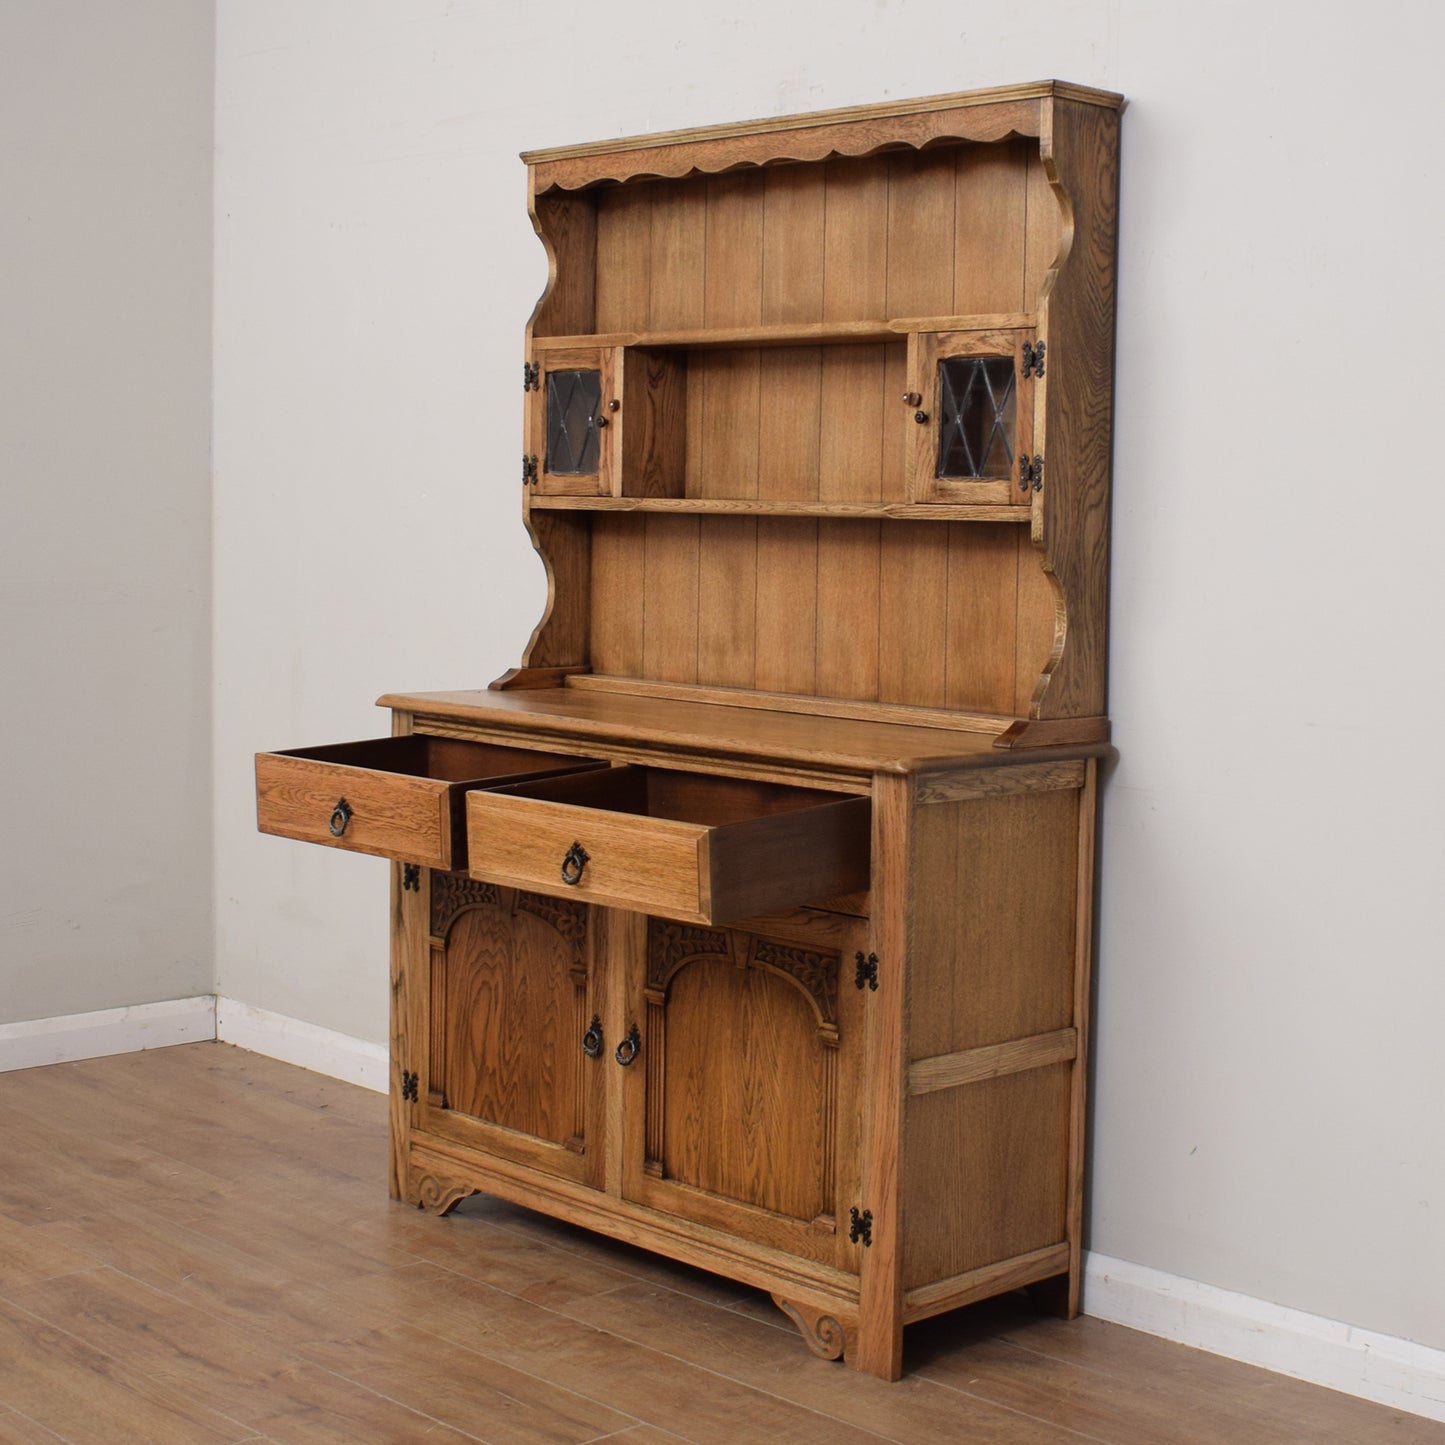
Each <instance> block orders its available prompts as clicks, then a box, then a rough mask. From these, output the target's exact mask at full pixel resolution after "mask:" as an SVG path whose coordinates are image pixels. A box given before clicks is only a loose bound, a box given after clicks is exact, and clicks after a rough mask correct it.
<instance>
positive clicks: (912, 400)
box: [903, 391, 923, 406]
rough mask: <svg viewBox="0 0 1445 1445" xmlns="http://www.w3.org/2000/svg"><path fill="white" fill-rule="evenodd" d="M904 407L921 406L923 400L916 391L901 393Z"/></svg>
mask: <svg viewBox="0 0 1445 1445" xmlns="http://www.w3.org/2000/svg"><path fill="white" fill-rule="evenodd" d="M903 404H904V406H922V405H923V398H922V396H920V395H919V393H918V392H916V391H905V392H904V393H903Z"/></svg>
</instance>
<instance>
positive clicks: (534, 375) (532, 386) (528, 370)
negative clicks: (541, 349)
mask: <svg viewBox="0 0 1445 1445" xmlns="http://www.w3.org/2000/svg"><path fill="white" fill-rule="evenodd" d="M1024 375H1025V376H1027V375H1028V373H1027V372H1025V373H1024ZM541 387H542V364H541V362H539V361H524V362H523V363H522V390H523V391H540V390H541Z"/></svg>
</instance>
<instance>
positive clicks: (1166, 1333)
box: [1084, 1254, 1445, 1420]
mask: <svg viewBox="0 0 1445 1445" xmlns="http://www.w3.org/2000/svg"><path fill="white" fill-rule="evenodd" d="M1084 1313H1085V1314H1089V1315H1093V1316H1094V1317H1095V1318H1096V1319H1101V1320H1111V1321H1113V1322H1114V1323H1115V1324H1120V1325H1128V1326H1129V1328H1130V1329H1135V1330H1143V1331H1144V1332H1145V1333H1146V1334H1150V1335H1158V1336H1160V1337H1161V1338H1163V1339H1166V1340H1176V1341H1178V1342H1179V1343H1180V1344H1182V1345H1189V1346H1191V1347H1192V1348H1194V1349H1196V1350H1208V1351H1209V1353H1210V1354H1213V1355H1223V1356H1225V1357H1226V1358H1227V1359H1231V1360H1241V1361H1243V1362H1244V1363H1246V1364H1250V1365H1259V1366H1260V1367H1261V1368H1262V1369H1266V1370H1273V1371H1274V1372H1275V1373H1276V1374H1280V1375H1292V1376H1294V1378H1295V1379H1298V1380H1308V1381H1309V1382H1310V1383H1311V1384H1313V1385H1324V1386H1325V1387H1326V1388H1327V1389H1331V1390H1341V1391H1343V1392H1344V1393H1345V1394H1347V1395H1357V1396H1359V1397H1360V1398H1361V1399H1364V1400H1374V1401H1376V1402H1377V1403H1378V1404H1381V1405H1389V1406H1391V1407H1393V1408H1394V1409H1396V1410H1404V1411H1407V1412H1408V1413H1410V1414H1414V1415H1424V1416H1426V1417H1427V1418H1429V1419H1431V1420H1445V1350H1436V1349H1431V1348H1430V1347H1429V1346H1427V1345H1417V1344H1414V1343H1412V1342H1411V1341H1410V1340H1402V1339H1397V1338H1396V1337H1395V1336H1393V1335H1380V1334H1375V1333H1373V1332H1372V1331H1370V1330H1361V1329H1356V1328H1355V1327H1354V1326H1353V1325H1345V1324H1340V1323H1339V1322H1338V1321H1336V1320H1328V1319H1325V1318H1323V1317H1322V1316H1320V1315H1311V1314H1306V1313H1304V1311H1303V1310H1292V1309H1286V1308H1285V1307H1284V1306H1283V1305H1276V1304H1270V1303H1268V1302H1267V1301H1266V1300H1260V1299H1255V1298H1253V1297H1252V1296H1250V1295H1244V1294H1234V1293H1232V1292H1231V1291H1229V1290H1226V1289H1217V1288H1216V1287H1215V1286H1214V1285H1209V1284H1200V1283H1199V1282H1198V1281H1197V1280H1192V1279H1182V1278H1180V1277H1179V1276H1178V1275H1175V1274H1165V1273H1163V1272H1162V1271H1160V1270H1157V1269H1149V1268H1147V1267H1146V1266H1144V1265H1141V1264H1130V1263H1129V1262H1128V1261H1127V1260H1122V1259H1111V1258H1110V1257H1109V1256H1108V1255H1106V1254H1088V1255H1086V1256H1085V1263H1084Z"/></svg>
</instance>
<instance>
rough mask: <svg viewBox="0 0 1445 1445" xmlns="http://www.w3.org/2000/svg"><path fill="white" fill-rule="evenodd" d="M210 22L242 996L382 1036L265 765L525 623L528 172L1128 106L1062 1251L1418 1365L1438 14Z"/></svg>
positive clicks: (221, 944) (378, 717) (371, 949)
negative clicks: (639, 139)
mask: <svg viewBox="0 0 1445 1445" xmlns="http://www.w3.org/2000/svg"><path fill="white" fill-rule="evenodd" d="M825 10H826V14H825V13H824V11H825ZM219 17H220V19H219V26H220V29H219V45H218V73H217V87H218V108H217V119H218V139H219V153H218V172H217V236H216V240H217V263H216V264H217V270H216V364H217V402H216V497H217V516H218V521H217V526H218V533H217V574H216V609H217V624H216V639H217V653H216V682H215V700H216V710H217V727H216V740H217V741H216V758H215V772H216V809H217V832H216V860H217V907H218V928H217V940H218V960H217V966H218V977H219V981H220V986H221V989H222V991H223V992H225V993H227V994H229V995H231V996H233V997H236V998H239V999H241V1000H244V1001H246V1002H248V1003H252V1004H255V1005H258V1006H261V1007H264V1008H269V1009H275V1010H278V1011H279V1012H282V1013H285V1014H290V1015H295V1016H298V1017H301V1018H304V1019H307V1020H310V1021H312V1022H315V1023H318V1024H322V1025H325V1026H327V1027H330V1028H333V1029H339V1030H342V1031H344V1032H348V1033H353V1034H359V1035H361V1036H363V1037H365V1038H368V1039H372V1040H377V1041H380V1040H384V1039H385V1037H386V998H387V983H386V977H387V975H386V922H387V919H386V907H387V905H386V890H385V877H386V869H385V865H384V864H382V863H380V862H377V861H375V860H370V859H364V858H357V857H350V856H347V855H344V854H340V853H336V852H334V851H331V850H327V849H321V848H305V847H301V846H299V845H295V844H288V843H285V842H282V841H279V840H276V839H271V838H262V837H258V836H257V835H256V833H255V831H254V804H253V799H252V793H251V774H250V754H251V753H252V752H253V751H254V750H255V749H256V748H266V747H275V746H286V745H302V744H306V743H317V742H322V741H327V740H333V739H342V738H349V737H366V736H373V735H375V734H377V733H378V732H381V731H383V730H385V727H386V718H385V715H384V714H379V713H376V712H374V711H373V710H372V708H371V707H370V703H371V701H372V699H373V698H374V697H375V696H376V695H377V694H379V693H381V692H383V691H386V690H389V689H398V690H406V689H411V688H444V687H465V686H476V685H478V684H481V683H484V682H486V681H487V679H488V678H490V677H493V676H495V675H496V674H497V673H499V672H500V671H501V670H502V669H503V668H505V667H506V666H509V665H511V664H512V663H514V662H515V661H516V660H517V658H518V656H519V654H520V651H521V648H522V646H523V644H524V642H525V640H526V637H527V633H528V631H529V629H530V627H531V626H532V624H533V622H534V621H535V620H536V618H537V616H538V615H539V613H540V610H541V606H542V599H543V588H542V576H541V570H540V567H539V566H538V564H537V563H536V561H535V558H534V557H533V554H532V552H531V550H530V548H529V546H528V544H527V541H526V538H525V536H524V534H523V531H522V528H521V525H520V521H519V518H518V504H519V497H518V492H519V486H518V476H517V455H518V449H519V442H520V421H521V393H520V389H519V387H518V385H517V370H518V366H517V363H518V361H519V360H520V358H521V352H520V345H521V336H522V327H523V324H524V322H525V320H526V317H527V314H528V312H529V310H530V309H531V306H532V303H533V301H534V299H535V298H536V296H537V294H538V292H539V291H540V289H541V287H542V284H543V280H544V276H545V263H544V257H543V252H542V248H541V246H540V245H539V244H538V243H537V242H536V240H535V238H534V237H533V235H532V233H531V230H530V227H529V225H528V222H527V218H526V214H525V195H524V173H523V169H522V167H521V165H520V164H519V163H518V162H517V160H516V158H515V155H516V152H517V151H518V150H520V149H522V148H524V147H531V146H546V145H552V144H562V143H566V142H571V141H580V140H591V139H598V138H604V137H607V136H614V135H621V134H629V133H633V132H638V131H644V130H648V129H654V128H662V127H673V126H689V125H695V124H703V123H708V122H715V121H725V120H732V119H738V118H742V117H746V116H757V115H769V114H776V113H780V112H786V111H796V110H806V109H810V108H815V107H821V106H830V105H847V104H854V103H863V102H869V101H878V100H885V99H888V98H890V97H901V96H914V95H927V94H930V93H936V92H940V91H948V90H958V89H967V88H969V87H973V86H980V85H991V84H1001V83H1007V82H1011V81H1018V80H1026V79H1034V78H1037V77H1039V76H1047V75H1057V76H1063V77H1065V78H1067V79H1070V80H1076V81H1080V82H1084V83H1088V84H1094V85H1102V86H1106V87H1110V88H1113V89H1119V90H1122V91H1124V92H1126V93H1127V94H1128V95H1129V96H1130V97H1131V106H1130V109H1129V110H1128V112H1127V113H1126V115H1125V118H1124V170H1123V224H1122V236H1123V244H1122V252H1121V256H1120V277H1121V290H1120V294H1121V301H1120V316H1119V320H1120V332H1119V336H1120V347H1119V365H1118V397H1119V403H1118V430H1117V471H1116V507H1115V524H1116V525H1115V573H1114V577H1115V588H1114V633H1113V641H1114V646H1113V681H1112V696H1113V713H1114V717H1115V720H1116V739H1117V741H1118V744H1119V747H1120V750H1121V761H1120V763H1119V765H1118V767H1117V769H1116V770H1115V771H1114V773H1113V775H1112V777H1111V778H1110V780H1109V783H1108V786H1107V788H1106V791H1105V797H1104V825H1103V838H1102V849H1101V862H1102V868H1103V880H1104V881H1103V891H1102V907H1101V912H1100V948H1099V955H1098V972H1099V1010H1098V1018H1097V1029H1096V1041H1097V1059H1098V1066H1097V1079H1096V1083H1097V1087H1096V1090H1095V1096H1094V1097H1095V1110H1094V1136H1093V1139H1094V1143H1093V1156H1092V1176H1091V1193H1090V1209H1091V1214H1090V1218H1091V1242H1092V1245H1093V1247H1094V1248H1096V1249H1098V1250H1101V1251H1102V1252H1104V1253H1106V1254H1110V1255H1113V1256H1116V1257H1121V1258H1124V1259H1127V1260H1132V1261H1136V1262H1139V1263H1142V1264H1146V1265H1151V1266H1153V1267H1155V1268H1157V1269H1161V1270H1165V1271H1168V1272H1171V1273H1175V1274H1179V1275H1184V1276H1188V1277H1191V1278H1194V1279H1198V1280H1203V1281H1205V1282H1207V1283H1210V1284H1214V1285H1218V1286H1222V1287H1225V1288H1228V1289H1232V1290H1237V1291H1240V1292H1242V1293H1244V1294H1248V1295H1252V1296H1255V1297H1258V1298H1262V1299H1266V1300H1273V1301H1276V1302H1278V1303H1281V1304H1285V1305H1290V1306H1293V1307H1295V1308H1298V1309H1304V1310H1309V1311H1313V1312H1316V1313H1318V1314H1322V1315H1325V1316H1328V1317H1331V1318H1333V1319H1337V1320H1343V1321H1347V1322H1350V1323H1352V1324H1355V1325H1359V1326H1363V1327H1366V1328H1369V1329H1373V1330H1378V1331H1382V1332H1385V1333H1388V1334H1394V1335H1400V1336H1404V1337H1407V1338H1410V1339H1415V1340H1418V1341H1421V1342H1423V1343H1426V1344H1430V1345H1434V1346H1436V1347H1445V1316H1442V1314H1441V1311H1440V1309H1439V1282H1440V1281H1441V1280H1442V1279H1445V1230H1442V1229H1440V1227H1439V1219H1440V1216H1441V1213H1442V1211H1445V1151H1442V1150H1441V1147H1440V1125H1439V1107H1440V1100H1441V1098H1442V1097H1445V1050H1441V1049H1440V1047H1439V1045H1438V1030H1439V1022H1438V1021H1439V1019H1440V1018H1441V1017H1445V970H1442V969H1441V968H1440V966H1439V965H1440V958H1441V944H1440V933H1439V922H1438V906H1437V902H1436V900H1437V898H1438V896H1439V892H1440V876H1441V865H1442V862H1445V853H1442V844H1441V836H1442V835H1441V832H1440V828H1439V822H1438V820H1439V816H1440V812H1441V798H1442V794H1445V765H1442V762H1441V753H1440V750H1439V749H1431V748H1430V746H1429V743H1428V731H1427V730H1428V728H1429V727H1430V726H1431V725H1433V723H1434V721H1435V719H1436V718H1438V717H1439V716H1440V715H1441V714H1442V711H1445V707H1442V704H1445V695H1442V694H1445V688H1442V680H1441V671H1440V665H1439V660H1438V647H1437V644H1436V640H1435V635H1434V620H1435V618H1436V617H1437V616H1438V615H1439V613H1440V610H1441V603H1442V600H1445V599H1442V583H1441V575H1442V574H1441V570H1440V567H1439V564H1438V562H1437V560H1436V559H1435V557H1434V553H1433V550H1432V546H1431V539H1432V538H1433V536H1434V535H1435V534H1436V533H1438V532H1439V531H1440V529H1441V523H1442V521H1445V516H1442V513H1445V490H1442V489H1441V488H1440V487H1439V486H1438V485H1436V483H1435V477H1434V471H1435V470H1436V469H1435V468H1434V466H1433V463H1432V461H1431V457H1432V447H1431V440H1430V436H1429V432H1428V426H1429V423H1430V421H1431V419H1432V418H1433V416H1434V414H1435V411H1436V409H1437V408H1436V406H1435V404H1434V392H1435V390H1436V389H1437V383H1436V373H1437V367H1436V366H1435V365H1434V363H1433V360H1432V358H1431V352H1432V348H1433V344H1434V337H1435V336H1436V334H1437V332H1438V331H1439V330H1440V328H1439V326H1438V324H1437V323H1438V322H1439V320H1440V315H1439V313H1440V311H1441V304H1440V302H1441V287H1440V283H1439V280H1438V276H1437V275H1436V273H1435V270H1434V267H1435V256H1434V252H1435V249H1436V247H1435V244H1434V238H1435V237H1437V236H1439V235H1440V234H1441V231H1442V228H1445V200H1442V198H1441V194H1440V190H1439V187H1438V186H1437V185H1436V184H1435V182H1434V178H1433V175H1432V173H1431V168H1430V163H1429V159H1428V146H1429V139H1428V138H1429V137H1431V136H1433V135H1434V133H1435V131H1436V130H1437V128H1438V116H1437V114H1436V110H1437V106H1436V103H1435V100H1434V95H1435V91H1436V89H1437V86H1436V78H1435V75H1434V74H1433V70H1434V66H1435V55H1436V53H1437V49H1438V47H1437V45H1436V43H1435V42H1436V41H1437V40H1438V39H1439V31H1440V29H1441V21H1440V19H1439V13H1438V11H1437V10H1434V9H1430V8H1428V7H1426V6H1424V5H1421V4H1418V3H1410V0H1381V3H1379V4H1376V5H1373V6H1369V7H1364V8H1359V7H1356V8H1354V9H1351V8H1349V7H1344V6H1327V7H1320V6H1318V5H1313V4H1307V3H1305V0H1274V3H1270V4H1264V5H1261V4H1250V5H1248V6H1246V5H1243V4H1232V3H1219V4H1214V5H1208V6H1184V5H1178V6H1170V5H1165V6H1161V5H1157V4H1154V3H1151V0H1034V3H1032V4H1028V5H1023V6H1012V7H1009V6H1001V5H999V4H997V3H996V0H987V3H985V0H963V3H960V0H909V3H907V4H903V3H899V0H833V3H830V4H829V5H827V6H826V7H823V6H821V5H820V4H807V5H800V6H794V7H791V8H790V7H786V6H770V7H767V8H766V10H764V9H763V8H762V7H747V6H744V7H738V6H728V7H722V6H716V5H703V6H680V5H677V4H675V3H667V4H663V3H660V0H630V3H626V4H620V5H614V6H611V7H608V8H605V9H599V8H598V7H596V6H595V5H591V4H587V5H583V4H580V3H572V0H561V3H559V4H554V5H552V6H550V7H549V8H548V9H547V10H546V12H545V16H544V15H543V13H542V12H539V11H538V10H537V9H536V8H535V7H527V6H521V7H518V6H503V5H495V4H483V3H479V0H418V3H409V4H400V3H390V4H373V5H368V6H365V7H360V6H355V5H352V4H345V3H341V0H311V3H307V4H302V5H298V4H294V3H285V0H245V3H241V0H221V4H220V9H219ZM544 21H545V23H544ZM558 36H560V37H562V43H561V46H560V50H559V49H558V45H557V41H556V37H558ZM559 54H560V56H561V58H560V59H559V58H558V56H559ZM1432 1219H1433V1220H1434V1221H1435V1224H1434V1228H1433V1229H1432V1228H1431V1221H1432Z"/></svg>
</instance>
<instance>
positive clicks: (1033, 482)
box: [1019, 452, 1044, 492]
mask: <svg viewBox="0 0 1445 1445" xmlns="http://www.w3.org/2000/svg"><path fill="white" fill-rule="evenodd" d="M1030 487H1032V488H1033V489H1034V491H1036V492H1041V491H1043V489H1044V456H1043V453H1042V452H1040V453H1039V455H1038V456H1036V457H1031V456H1029V454H1028V453H1027V452H1020V453H1019V491H1021V492H1026V491H1028V489H1029V488H1030Z"/></svg>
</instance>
